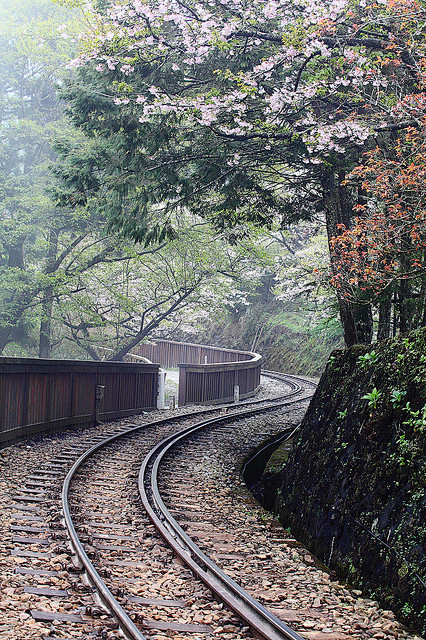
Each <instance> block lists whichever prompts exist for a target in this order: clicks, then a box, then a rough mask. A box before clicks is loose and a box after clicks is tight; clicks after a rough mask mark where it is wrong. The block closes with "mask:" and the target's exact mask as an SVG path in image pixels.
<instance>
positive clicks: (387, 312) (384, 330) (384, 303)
mask: <svg viewBox="0 0 426 640" xmlns="http://www.w3.org/2000/svg"><path fill="white" fill-rule="evenodd" d="M391 315H392V302H391V300H390V298H387V299H386V300H381V301H380V303H379V327H378V329H377V340H386V338H389V337H390V333H391Z"/></svg>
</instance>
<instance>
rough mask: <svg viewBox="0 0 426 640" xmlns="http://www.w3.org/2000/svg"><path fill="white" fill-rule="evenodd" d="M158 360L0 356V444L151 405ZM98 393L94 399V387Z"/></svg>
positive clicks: (127, 413)
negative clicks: (101, 389)
mask: <svg viewBox="0 0 426 640" xmlns="http://www.w3.org/2000/svg"><path fill="white" fill-rule="evenodd" d="M158 371H159V365H157V364H145V363H141V364H139V363H137V364H134V363H119V362H88V361H77V360H41V359H38V358H0V446H5V445H7V444H8V443H10V442H13V441H14V440H19V439H21V438H23V437H26V436H31V435H34V434H36V433H38V432H42V431H49V430H51V429H55V428H59V427H64V426H67V425H75V424H85V423H86V424H90V423H93V422H94V421H95V416H96V414H97V416H98V418H99V419H114V418H121V417H124V416H128V415H132V414H136V413H141V412H142V411H145V410H147V409H154V408H156V406H157V389H158ZM99 385H101V386H103V387H105V389H104V397H103V398H102V399H100V400H96V387H97V386H99Z"/></svg>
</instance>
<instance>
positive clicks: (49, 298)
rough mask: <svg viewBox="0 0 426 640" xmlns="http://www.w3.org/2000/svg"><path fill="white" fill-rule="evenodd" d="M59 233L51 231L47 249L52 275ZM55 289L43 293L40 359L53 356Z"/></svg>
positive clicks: (48, 264)
mask: <svg viewBox="0 0 426 640" xmlns="http://www.w3.org/2000/svg"><path fill="white" fill-rule="evenodd" d="M58 239H59V232H58V230H57V229H50V233H49V245H48V248H47V260H46V267H45V273H50V271H51V267H52V265H53V263H54V262H55V259H56V254H57V252H58ZM53 294H54V289H53V286H52V285H49V286H48V287H47V288H46V289H45V290H44V292H43V301H42V307H41V322H40V338H39V345H38V355H39V358H50V355H51V331H52V309H53Z"/></svg>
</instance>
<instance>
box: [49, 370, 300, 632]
mask: <svg viewBox="0 0 426 640" xmlns="http://www.w3.org/2000/svg"><path fill="white" fill-rule="evenodd" d="M267 375H268V374H267ZM285 377H286V380H285V381H286V382H287V383H289V384H290V385H292V386H293V390H292V391H291V392H290V393H289V394H286V395H285V396H277V397H276V398H272V399H269V398H268V399H266V400H255V401H245V402H241V403H230V404H228V405H222V406H220V407H214V408H210V409H203V410H198V411H193V412H188V413H184V414H180V415H178V416H172V417H168V418H163V419H160V420H154V421H151V422H149V423H145V424H142V425H131V426H129V428H127V429H123V430H120V431H119V432H117V433H115V434H113V435H110V436H108V437H107V438H105V439H104V440H101V441H100V442H97V443H96V444H94V445H93V446H91V447H90V448H89V449H88V450H87V451H85V452H84V453H83V454H82V455H81V456H80V457H79V458H78V459H77V460H76V461H75V462H74V464H73V466H72V467H71V469H70V470H69V472H68V473H67V475H66V477H65V479H64V482H63V486H62V492H61V500H62V514H63V517H64V521H65V525H66V528H67V531H68V536H69V542H70V546H71V550H72V552H73V554H74V555H75V557H76V559H77V564H78V565H80V566H81V567H82V568H83V569H84V572H85V574H86V577H87V580H88V581H89V582H90V584H91V585H92V586H93V587H95V589H96V591H97V594H98V597H99V599H100V600H101V602H102V603H103V605H104V606H105V607H106V608H107V609H108V610H109V611H110V612H111V613H112V614H113V616H114V617H115V619H116V620H117V622H118V625H119V627H120V630H121V632H122V633H123V635H124V636H125V637H126V638H128V640H147V638H146V636H144V635H143V634H142V632H141V631H140V629H138V627H137V626H136V625H135V623H134V622H133V620H131V618H130V616H129V615H128V613H127V612H126V611H125V610H124V609H123V607H122V606H121V604H120V603H119V602H118V601H117V599H116V598H115V597H114V596H113V594H112V593H111V591H110V590H109V589H108V587H107V585H106V584H105V582H104V580H103V579H102V577H101V576H100V575H99V573H98V571H97V570H96V569H95V567H94V565H93V563H92V562H91V560H90V558H89V557H88V555H87V553H86V551H85V550H84V547H83V544H82V543H81V542H80V540H79V537H78V534H77V531H76V529H75V526H74V523H73V520H72V515H71V510H70V506H69V489H70V485H71V482H72V481H73V479H74V476H75V475H76V473H77V471H78V470H79V468H80V467H81V466H82V465H83V464H84V462H85V461H86V460H87V459H88V458H90V457H91V456H92V455H93V454H94V453H96V452H97V451H98V450H100V449H101V448H102V447H104V446H106V445H108V444H110V443H112V442H114V441H115V440H118V439H119V438H121V437H125V436H127V435H130V434H132V433H136V432H138V431H141V430H143V429H146V428H149V427H152V426H158V425H161V424H164V423H166V422H169V421H183V420H185V419H187V418H191V417H197V416H199V415H202V414H209V413H212V412H218V411H221V410H223V408H224V407H226V408H227V409H228V408H230V407H235V408H238V407H241V408H242V407H247V406H248V405H257V404H260V403H265V402H267V403H272V404H269V406H268V407H266V408H265V407H263V408H256V409H248V410H246V411H243V412H241V413H238V414H228V415H221V416H220V417H218V418H216V419H213V420H207V421H202V422H201V423H198V424H197V425H195V426H194V425H191V427H187V428H185V429H183V430H181V431H180V432H178V433H179V434H181V436H182V437H183V436H184V434H186V433H187V432H190V431H192V430H195V429H201V428H203V426H205V425H206V424H209V423H212V424H213V423H215V422H231V421H232V420H235V419H239V418H240V417H241V418H244V417H247V416H249V415H254V414H257V413H261V412H262V411H264V410H266V411H269V410H271V409H274V408H279V407H280V406H286V405H291V404H294V403H295V402H298V401H299V400H300V399H297V400H288V399H287V400H283V399H284V398H290V397H293V396H294V395H295V394H297V393H300V391H301V390H302V387H300V385H298V384H297V383H296V382H294V381H292V380H289V379H288V377H287V376H285ZM280 379H281V378H280ZM282 379H284V378H282ZM307 397H309V396H305V399H306V398H307ZM303 399H304V398H301V400H303ZM163 442H164V441H163ZM160 444H163V443H160ZM158 447H160V445H157V447H155V448H154V450H153V451H155V450H157V449H158ZM139 484H140V480H139ZM159 499H160V501H161V502H162V500H161V497H159ZM151 511H152V509H151V507H150V506H148V515H150V512H151ZM166 511H167V510H166ZM150 517H151V516H150ZM155 518H156V520H158V518H157V516H156V515H155ZM170 518H171V521H173V518H172V517H171V516H170ZM159 522H160V525H161V528H160V533H161V535H163V530H164V535H163V537H165V538H166V539H167V537H171V538H172V536H171V535H170V533H169V531H168V529H167V527H166V525H165V524H163V522H165V517H164V516H163V517H162V518H161V519H160V520H159ZM174 523H175V525H176V531H179V530H180V533H179V537H180V538H181V540H184V541H185V539H186V538H187V537H188V536H186V534H185V533H184V531H183V530H182V529H180V527H179V525H178V524H177V523H176V522H175V521H174ZM172 529H173V527H172ZM188 541H189V543H190V544H189V548H191V547H195V548H196V545H195V543H193V542H192V541H191V540H190V539H189V538H188ZM170 544H171V546H172V548H174V547H175V544H172V541H171V542H170ZM183 544H186V541H185V542H184V543H183ZM178 548H179V549H180V550H181V553H182V556H181V557H183V560H184V561H185V562H186V563H189V561H190V553H189V551H185V547H181V546H180V545H178ZM175 551H176V549H175ZM176 553H178V551H176ZM199 553H200V554H202V552H201V551H199ZM179 555H180V554H179ZM202 556H204V554H202ZM204 557H205V561H202V562H201V564H200V565H197V567H198V570H197V571H196V573H198V572H200V578H201V579H203V576H202V574H204V577H205V578H206V579H207V581H210V580H211V577H210V574H211V573H212V574H213V573H214V571H213V568H214V567H216V565H214V563H213V562H212V561H211V560H210V559H209V558H207V557H206V556H204ZM192 562H193V561H192ZM204 567H205V570H204ZM194 570H195V569H194ZM217 570H218V571H219V572H221V570H220V569H219V567H217ZM221 573H223V572H221ZM223 575H224V576H225V574H223ZM225 579H226V580H225V583H226V582H229V581H230V582H233V581H231V579H230V578H228V577H227V576H225ZM225 583H224V584H225ZM234 584H235V585H236V591H235V594H238V595H239V598H240V600H241V602H247V605H246V608H249V609H252V611H255V610H256V609H257V608H258V609H257V610H258V612H259V613H258V614H257V615H258V616H260V619H261V620H262V621H263V620H264V618H263V616H266V618H265V620H266V619H269V621H270V624H271V625H272V627H273V626H274V624H275V621H277V622H278V626H279V627H281V628H283V629H284V628H285V629H286V633H287V635H264V634H262V632H261V631H260V630H259V633H260V634H261V635H263V637H264V638H268V639H270V640H278V639H280V640H283V638H285V639H286V640H289V639H290V640H303V638H302V637H301V636H300V635H298V634H297V633H295V632H294V631H292V630H291V629H290V628H289V627H287V625H285V624H284V623H282V622H281V621H280V620H279V619H278V618H276V617H275V616H273V614H271V613H270V612H268V610H267V609H266V608H265V607H263V606H262V605H261V604H260V603H257V602H256V601H255V600H254V599H253V598H252V597H251V596H250V595H249V594H247V593H246V592H245V591H244V590H243V589H242V588H241V587H240V586H239V585H237V584H236V583H234ZM214 586H217V582H215V585H214ZM211 588H212V590H213V591H215V589H214V588H213V584H212V587H211ZM215 592H216V593H217V595H218V596H219V597H220V598H221V599H222V600H223V601H225V602H227V598H228V595H227V591H226V590H225V588H223V589H221V588H218V591H215ZM253 603H255V604H254V609H253ZM233 604H236V602H234V600H233V601H232V603H231V604H230V605H229V606H231V608H233V609H234V607H233ZM237 608H238V612H239V613H238V615H241V616H242V617H244V615H243V614H242V613H241V611H242V608H243V607H242V606H240V607H237ZM250 625H251V626H253V628H254V629H257V627H261V628H263V627H264V625H263V622H262V623H260V624H256V623H255V622H254V620H251V623H250Z"/></svg>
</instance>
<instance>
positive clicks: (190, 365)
mask: <svg viewBox="0 0 426 640" xmlns="http://www.w3.org/2000/svg"><path fill="white" fill-rule="evenodd" d="M133 353H135V354H138V355H140V356H144V357H146V358H149V359H150V360H155V362H161V365H162V366H163V367H165V368H167V369H174V368H177V367H179V398H178V404H179V406H183V405H186V404H217V403H220V402H232V400H233V399H234V397H235V394H236V392H237V395H238V397H239V398H241V399H244V398H248V397H250V396H253V395H254V394H255V393H256V391H257V389H258V388H259V385H260V369H261V366H262V356H260V355H259V354H257V353H252V352H250V351H235V350H232V349H222V348H220V347H208V346H205V345H200V344H190V343H185V342H173V341H170V340H156V341H153V342H152V343H150V344H143V345H140V346H139V347H138V348H137V349H134V350H133Z"/></svg>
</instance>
